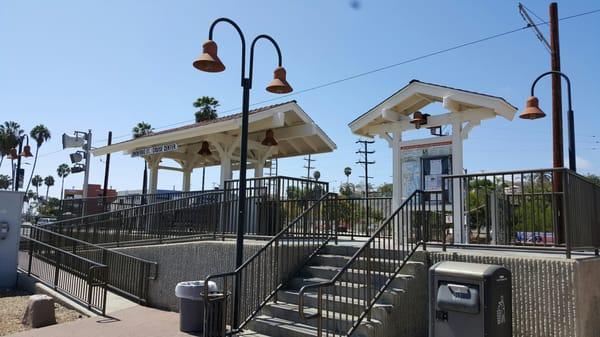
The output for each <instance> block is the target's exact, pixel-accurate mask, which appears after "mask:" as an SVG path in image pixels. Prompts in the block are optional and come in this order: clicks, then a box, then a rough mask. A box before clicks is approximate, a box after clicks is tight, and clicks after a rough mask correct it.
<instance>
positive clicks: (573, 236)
mask: <svg viewBox="0 0 600 337" xmlns="http://www.w3.org/2000/svg"><path fill="white" fill-rule="evenodd" d="M564 179H565V180H564V182H565V184H564V191H565V199H564V203H563V205H564V206H563V207H564V209H565V213H564V214H565V223H566V226H565V227H566V228H565V242H566V249H567V253H570V252H571V251H572V250H593V251H594V252H595V254H596V255H598V249H600V185H598V184H596V183H595V182H593V181H591V180H589V179H587V178H586V177H584V176H582V175H579V174H577V173H575V172H573V171H566V174H565V175H564Z"/></svg>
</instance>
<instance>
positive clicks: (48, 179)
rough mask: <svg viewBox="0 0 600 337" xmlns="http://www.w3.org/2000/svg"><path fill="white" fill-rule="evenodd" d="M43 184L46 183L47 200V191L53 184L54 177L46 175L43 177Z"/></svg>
mask: <svg viewBox="0 0 600 337" xmlns="http://www.w3.org/2000/svg"><path fill="white" fill-rule="evenodd" d="M44 185H46V200H48V192H49V191H50V187H51V186H54V177H53V176H47V177H46V178H44Z"/></svg>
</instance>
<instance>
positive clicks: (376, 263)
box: [308, 254, 402, 271]
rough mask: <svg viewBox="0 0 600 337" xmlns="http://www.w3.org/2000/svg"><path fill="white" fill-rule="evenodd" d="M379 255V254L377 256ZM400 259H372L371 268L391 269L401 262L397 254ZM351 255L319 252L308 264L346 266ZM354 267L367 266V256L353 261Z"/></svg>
mask: <svg viewBox="0 0 600 337" xmlns="http://www.w3.org/2000/svg"><path fill="white" fill-rule="evenodd" d="M376 257H377V256H376ZM397 257H398V259H389V258H384V257H383V256H382V257H381V258H375V259H372V260H371V268H372V269H373V270H386V271H391V270H394V268H396V266H398V264H399V263H400V260H399V259H400V258H401V257H402V256H400V255H399V256H397ZM350 259H351V257H350V256H344V255H334V254H317V255H315V256H314V257H313V258H312V259H311V260H310V261H309V262H308V264H309V265H311V266H331V267H340V268H341V267H344V266H345V265H346V264H347V263H348V261H350ZM353 265H354V268H357V269H365V268H366V267H367V260H366V259H365V258H360V259H358V260H357V261H355V262H354V263H353Z"/></svg>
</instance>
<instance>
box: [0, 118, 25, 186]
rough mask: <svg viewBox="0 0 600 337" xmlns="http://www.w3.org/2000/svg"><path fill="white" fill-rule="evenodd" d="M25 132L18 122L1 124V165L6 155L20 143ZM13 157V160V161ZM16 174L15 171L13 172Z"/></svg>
mask: <svg viewBox="0 0 600 337" xmlns="http://www.w3.org/2000/svg"><path fill="white" fill-rule="evenodd" d="M23 133H25V131H23V130H22V129H21V126H20V125H19V123H17V122H13V121H7V122H4V124H1V125H0V167H1V166H2V161H4V157H5V156H7V155H8V154H9V153H10V150H12V149H14V148H15V147H17V145H19V137H21V136H22V135H23ZM13 160H14V158H13V159H11V161H13ZM13 174H14V173H13Z"/></svg>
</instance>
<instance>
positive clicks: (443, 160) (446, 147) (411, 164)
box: [400, 140, 452, 199]
mask: <svg viewBox="0 0 600 337" xmlns="http://www.w3.org/2000/svg"><path fill="white" fill-rule="evenodd" d="M400 149H401V154H400V157H401V161H402V163H401V165H402V193H401V195H402V198H403V199H406V198H408V197H409V196H410V195H411V194H412V193H413V192H414V191H415V190H418V189H422V190H426V191H438V190H440V189H441V187H442V179H441V177H442V175H443V174H447V173H448V172H444V171H447V168H448V167H447V166H448V158H449V156H450V154H451V153H452V142H451V141H440V142H431V141H427V140H426V142H424V143H418V142H411V144H410V145H404V146H401V148H400ZM424 159H425V160H426V162H425V163H426V164H427V167H423V164H424ZM445 169H446V170H445Z"/></svg>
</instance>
